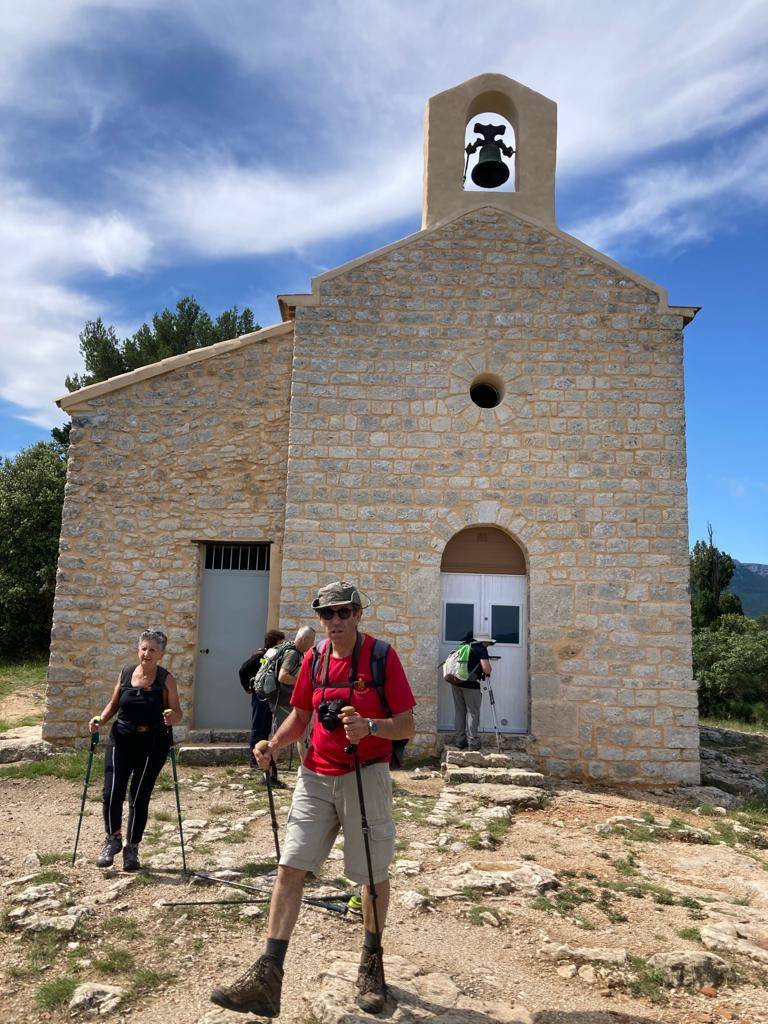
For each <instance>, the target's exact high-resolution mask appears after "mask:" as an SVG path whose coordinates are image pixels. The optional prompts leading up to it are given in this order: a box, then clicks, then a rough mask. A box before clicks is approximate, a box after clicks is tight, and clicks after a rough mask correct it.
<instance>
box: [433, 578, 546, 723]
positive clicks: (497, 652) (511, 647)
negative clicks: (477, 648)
mask: <svg viewBox="0 0 768 1024" xmlns="http://www.w3.org/2000/svg"><path fill="white" fill-rule="evenodd" d="M526 593H527V587H526V577H525V576H496V575H489V574H481V573H442V602H441V614H442V619H441V623H440V659H441V661H442V660H444V659H445V658H447V657H448V655H449V654H450V653H451V651H454V650H456V648H457V647H458V646H459V644H460V643H461V642H462V641H463V639H464V637H465V636H466V634H467V633H469V632H471V633H473V634H474V635H477V634H478V633H483V632H487V633H490V635H491V636H492V637H493V638H494V639H495V640H496V643H495V644H494V645H493V647H491V648H490V649H489V653H490V656H491V659H492V660H491V666H492V669H493V672H492V675H491V680H490V684H491V686H492V687H493V695H494V698H495V701H496V715H497V718H498V722H499V732H501V733H524V732H527V731H528V661H527V653H526V642H525V637H526ZM450 690H451V687H450V684H448V683H446V682H444V681H443V678H442V672H441V673H440V678H439V682H438V708H437V711H438V714H437V723H438V729H439V730H441V731H444V732H452V731H453V722H454V711H453V697H452V696H451V692H450ZM480 731H481V732H493V714H492V710H491V704H490V701H489V700H488V698H487V697H484V698H483V703H482V707H481V712H480Z"/></svg>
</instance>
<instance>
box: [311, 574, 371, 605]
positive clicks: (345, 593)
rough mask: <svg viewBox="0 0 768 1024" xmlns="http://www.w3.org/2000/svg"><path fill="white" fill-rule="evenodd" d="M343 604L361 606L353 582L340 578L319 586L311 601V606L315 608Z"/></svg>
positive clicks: (361, 603)
mask: <svg viewBox="0 0 768 1024" xmlns="http://www.w3.org/2000/svg"><path fill="white" fill-rule="evenodd" d="M345 604H351V605H354V606H355V607H356V608H362V607H363V602H362V600H361V598H360V594H359V593H358V590H357V587H356V586H355V585H354V584H353V583H344V582H343V581H342V580H336V582H335V583H328V584H327V585H326V586H325V587H321V588H320V589H319V590H318V592H317V597H316V598H315V599H314V601H313V602H312V607H313V608H315V609H317V608H328V607H329V606H330V605H345Z"/></svg>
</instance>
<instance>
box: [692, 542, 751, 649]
mask: <svg viewBox="0 0 768 1024" xmlns="http://www.w3.org/2000/svg"><path fill="white" fill-rule="evenodd" d="M690 564H691V576H690V579H691V621H692V623H693V628H694V629H695V630H696V629H705V628H706V627H707V626H710V625H712V623H713V622H715V621H716V619H717V618H718V617H719V616H720V615H724V614H737V615H743V614H744V612H743V609H742V607H741V601H740V600H739V598H738V597H736V595H735V594H725V593H724V591H725V588H726V587H727V586H728V584H729V583H730V582H731V577H732V576H733V569H734V564H733V559H732V558H731V556H730V555H728V554H726V553H725V552H724V551H720V550H719V548H716V547H715V544H714V541H713V539H712V527H711V526H710V525H709V524H708V525H707V540H706V541H703V540H697V541H696V543H695V544H694V546H693V551H692V552H691V563H690Z"/></svg>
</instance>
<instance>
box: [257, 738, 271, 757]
mask: <svg viewBox="0 0 768 1024" xmlns="http://www.w3.org/2000/svg"><path fill="white" fill-rule="evenodd" d="M268 746H269V740H259V742H258V743H257V744H256V746H255V748H254V749H255V750H258V752H259V753H260V754H263V753H264V751H265V750H266V749H267V747H268ZM270 756H271V755H270ZM272 760H273V761H274V760H275V759H274V757H272Z"/></svg>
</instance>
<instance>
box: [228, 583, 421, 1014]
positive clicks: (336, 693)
mask: <svg viewBox="0 0 768 1024" xmlns="http://www.w3.org/2000/svg"><path fill="white" fill-rule="evenodd" d="M312 607H313V608H314V609H315V612H316V613H317V616H318V619H319V620H320V624H321V625H322V627H323V629H324V631H325V634H326V637H327V639H326V640H325V641H324V642H323V644H322V646H321V648H320V650H319V656H318V655H315V654H314V651H311V650H310V651H308V652H307V653H306V655H305V656H304V661H303V663H302V666H301V670H300V672H299V677H298V679H297V681H296V686H295V687H294V691H293V696H292V697H291V705H292V707H293V710H292V712H291V714H290V715H289V716H288V718H287V719H286V720H285V722H284V723H283V724H282V725H281V726H280V728H279V729H278V730H277V732H276V733H275V735H274V736H273V737H272V739H271V740H270V741H269V744H268V746H267V747H266V748H265V749H263V750H257V749H256V748H254V755H255V757H256V760H257V762H258V764H259V767H260V768H262V769H264V770H265V771H266V770H267V769H268V768H269V764H270V761H271V759H272V757H273V756H276V755H277V752H278V751H279V750H280V749H281V748H283V747H286V746H288V745H289V744H290V743H293V741H294V740H296V739H298V738H299V736H301V735H302V734H303V733H304V730H305V729H306V727H307V724H308V722H309V720H310V718H311V716H312V712H313V711H314V712H316V714H315V719H314V724H313V727H312V733H311V737H310V746H309V749H308V750H307V753H306V757H305V759H304V764H303V765H302V766H301V767H300V768H299V777H298V782H297V784H296V789H295V791H294V795H293V801H292V804H291V813H290V817H289V820H288V826H287V831H286V837H285V843H284V846H283V851H282V856H281V857H280V865H279V867H278V871H277V880H276V882H275V887H274V890H273V893H272V901H271V903H270V908H269V926H268V931H267V947H266V950H265V952H264V954H263V955H262V956H261V957H259V959H258V960H257V961H256V962H255V963H254V964H252V965H251V967H249V968H248V970H247V971H246V972H245V973H244V974H243V975H242V976H241V977H240V978H238V979H237V980H236V981H235V982H233V984H232V985H229V986H225V987H217V988H215V989H214V990H213V991H212V992H211V999H212V1000H213V1002H214V1003H217V1004H218V1005H219V1006H223V1007H225V1008H226V1009H228V1010H236V1011H238V1012H240V1013H252V1014H254V1015H255V1016H258V1017H277V1016H278V1014H279V1013H280V992H281V988H282V981H283V963H284V961H285V955H286V952H287V950H288V942H289V940H290V937H291V933H292V931H293V928H294V925H295V924H296V919H297V917H298V915H299V910H300V908H301V897H302V892H303V887H304V879H305V877H306V875H307V873H308V872H312V873H313V874H317V873H318V872H319V871H320V868H321V866H322V864H323V862H324V861H325V859H326V858H327V856H328V854H329V853H330V851H331V847H332V846H333V843H334V841H335V839H336V836H337V835H338V832H339V829H341V830H342V831H343V832H344V871H345V874H346V876H347V878H350V879H351V880H352V881H353V882H357V883H358V884H359V885H360V886H361V887H362V897H363V925H364V927H365V940H364V945H363V953H362V957H361V961H360V969H359V971H358V977H357V989H358V991H357V1004H358V1006H360V1007H361V1009H363V1010H365V1011H366V1012H368V1013H380V1012H381V1010H382V1009H383V1008H384V997H385V991H384V979H383V977H382V973H381V959H380V950H379V942H378V939H379V936H377V933H376V926H375V922H374V911H373V901H372V899H371V893H370V886H369V875H368V869H367V862H366V856H365V847H364V842H363V833H362V821H361V816H360V801H359V797H358V792H357V781H356V776H355V762H354V755H353V754H352V753H347V752H346V751H345V747H347V746H348V745H349V744H355V745H356V746H357V752H358V756H359V759H360V764H361V766H362V768H361V771H362V780H363V788H364V796H365V810H366V817H367V820H368V835H369V845H370V853H371V865H372V869H373V882H374V885H375V887H376V897H377V898H376V908H377V915H378V921H379V927H380V929H381V930H383V928H384V923H385V921H386V917H387V907H388V905H389V865H390V863H391V862H392V858H393V856H394V851H395V824H394V821H393V820H392V783H391V780H390V777H389V760H390V757H391V754H392V741H393V740H398V739H410V738H411V737H412V736H413V734H414V731H415V727H414V721H413V708H414V705H415V703H416V702H415V700H414V698H413V694H412V693H411V688H410V686H409V684H408V680H407V679H406V676H405V672H404V671H403V667H402V665H401V664H400V659H399V658H398V656H397V654H396V653H395V652H394V650H393V649H392V648H391V647H389V646H388V645H385V647H384V652H383V653H384V657H385V661H384V686H383V699H382V693H381V692H380V690H379V688H378V687H377V686H376V685H374V680H375V678H376V676H375V674H374V672H375V669H374V665H373V658H374V656H379V655H381V654H382V651H381V647H380V645H381V641H374V638H373V637H371V636H367V635H365V634H363V633H361V632H360V631H359V629H358V626H359V624H360V619H361V617H362V612H363V607H362V601H361V599H360V594H359V593H358V591H357V589H356V588H355V587H354V586H353V585H352V584H351V583H344V582H341V581H339V582H336V583H330V584H328V586H326V587H322V588H321V589H320V590H319V591H318V593H317V597H316V598H315V600H314V601H313V602H312ZM313 666H314V678H313ZM342 707H344V708H348V707H351V708H353V709H354V710H352V711H345V712H344V713H343V714H342V713H341V708H342Z"/></svg>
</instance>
